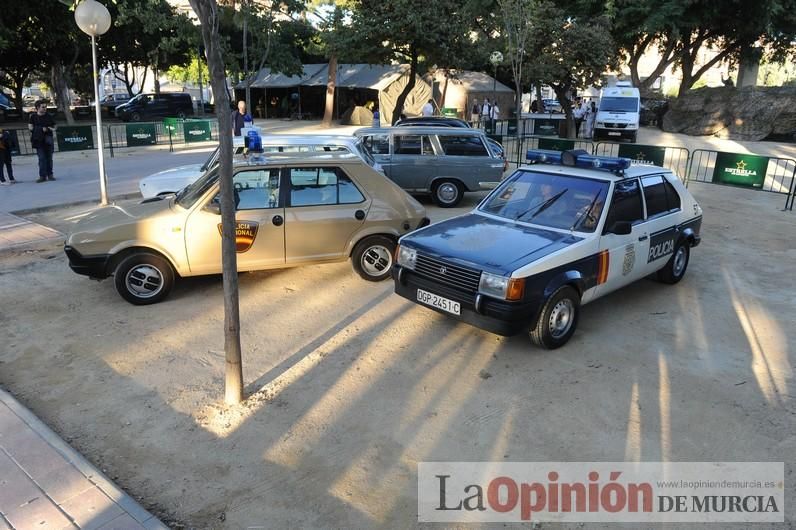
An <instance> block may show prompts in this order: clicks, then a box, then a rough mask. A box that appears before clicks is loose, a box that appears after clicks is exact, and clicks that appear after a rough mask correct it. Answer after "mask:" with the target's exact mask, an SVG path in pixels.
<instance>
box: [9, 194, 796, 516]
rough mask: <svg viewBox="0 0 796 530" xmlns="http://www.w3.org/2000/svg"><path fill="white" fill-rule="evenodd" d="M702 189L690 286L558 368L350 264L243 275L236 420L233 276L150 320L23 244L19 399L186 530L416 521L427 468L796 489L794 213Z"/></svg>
mask: <svg viewBox="0 0 796 530" xmlns="http://www.w3.org/2000/svg"><path fill="white" fill-rule="evenodd" d="M691 189H692V191H693V193H694V194H695V195H696V197H697V198H698V199H699V200H700V202H701V204H702V206H703V208H704V224H703V229H702V235H703V243H702V245H701V246H700V247H698V248H697V249H695V250H694V252H693V253H692V261H691V264H690V266H689V270H688V273H687V275H686V278H685V279H684V280H683V281H682V282H681V283H680V284H678V285H676V286H668V285H663V284H659V283H656V282H652V281H648V280H643V281H640V282H638V283H636V284H634V285H631V286H629V287H627V288H625V289H624V290H621V291H619V292H617V293H614V294H612V295H610V296H608V297H606V298H602V299H600V300H598V301H596V302H594V303H593V304H590V305H588V306H586V307H584V309H583V313H582V317H581V321H580V325H579V328H578V331H577V333H576V334H575V336H574V338H573V339H572V341H571V342H570V343H569V344H568V345H567V346H566V347H564V348H563V349H560V350H557V351H553V352H546V351H541V350H537V349H534V348H532V347H531V345H530V343H529V341H528V339H527V337H525V336H517V337H512V338H501V337H498V336H495V335H491V334H489V333H486V332H482V331H479V330H477V329H475V328H472V327H469V326H467V325H464V324H459V323H456V322H454V321H452V320H449V319H446V318H445V317H443V316H441V315H439V314H436V313H434V312H432V311H430V310H425V309H423V308H421V307H418V306H416V305H414V304H411V303H409V302H407V301H404V300H403V299H401V298H399V297H397V296H396V295H394V294H392V286H391V284H390V283H384V284H378V285H373V284H370V283H367V282H363V281H361V280H360V279H359V278H358V277H357V276H356V275H355V274H354V273H353V272H352V270H351V267H350V265H349V264H339V265H326V266H315V267H307V268H301V269H292V270H283V271H275V272H261V273H249V274H243V275H241V282H240V283H241V315H242V320H243V322H242V341H243V351H244V377H245V380H246V385H247V386H246V391H247V394H248V395H249V396H250V397H249V399H248V400H247V402H246V404H245V405H243V406H241V407H237V408H233V409H229V408H226V407H224V406H222V405H220V403H221V401H222V400H223V388H222V385H223V366H224V358H223V337H222V321H223V306H222V287H221V281H220V279H219V278H218V277H208V278H201V279H191V280H185V281H182V282H180V283H179V284H178V286H177V288H176V289H175V291H174V292H173V295H172V296H171V298H170V299H169V300H168V301H166V302H165V303H162V304H159V305H156V306H149V307H135V306H132V305H129V304H127V303H126V302H124V301H123V300H122V299H121V298H120V297H119V296H118V295H117V294H116V293H115V291H114V289H113V285H112V283H111V282H110V281H104V282H101V283H98V282H94V281H92V280H89V279H87V278H84V277H80V276H77V275H75V274H73V273H72V272H71V271H70V270H69V269H68V267H67V264H66V260H65V258H64V257H63V255H62V253H61V252H60V250H59V249H58V247H57V244H53V245H50V246H46V245H44V246H39V249H38V250H34V251H30V252H23V251H17V252H15V253H14V255H6V256H2V257H0V266H1V267H2V268H1V270H0V298H2V303H0V308H1V309H0V311H1V313H0V330H2V331H0V335H2V341H0V384H2V385H3V386H4V387H5V388H7V389H8V390H9V391H11V392H12V393H13V394H15V395H16V396H17V398H18V399H20V400H21V401H22V402H23V403H25V404H26V405H27V406H28V407H30V408H31V409H32V410H33V412H34V413H36V414H37V415H39V417H41V418H42V419H43V420H44V421H45V422H46V423H48V424H49V425H50V426H51V427H53V429H54V430H56V431H57V432H58V433H59V434H61V435H62V436H63V437H65V438H66V439H67V441H69V442H70V443H71V444H72V445H73V446H74V447H75V448H76V449H78V450H79V451H81V452H82V453H83V454H84V455H85V456H86V457H87V458H88V459H89V460H91V461H92V462H93V463H95V464H97V465H98V466H99V467H100V468H102V469H103V470H105V471H106V472H107V474H108V475H109V476H111V477H112V478H114V479H115V480H116V481H117V482H118V484H119V485H120V486H122V487H123V488H124V489H126V490H127V491H128V492H129V493H131V494H132V495H133V496H134V497H136V498H137V499H140V500H141V502H142V504H143V505H145V506H146V507H147V508H149V509H151V510H152V511H153V512H154V513H156V514H157V515H159V516H160V517H161V518H162V519H163V520H164V521H166V522H167V523H168V524H171V525H173V526H175V527H181V526H185V527H195V528H230V529H231V528H246V527H248V526H259V527H266V528H288V527H358V528H362V527H374V526H376V527H392V528H403V527H411V526H415V525H416V524H417V481H416V470H417V463H418V462H420V461H435V460H443V461H444V460H454V461H492V460H507V461H623V460H645V461H658V460H667V461H714V460H717V461H784V462H785V463H786V472H785V474H786V483H787V484H789V485H791V486H792V484H793V470H794V455H796V405H795V404H794V398H796V391H794V388H793V386H794V384H795V382H794V373H793V365H794V361H795V360H796V327H795V326H794V325H793V324H794V311H796V266H794V263H796V243H794V226H795V224H796V212H782V211H781V209H782V207H783V205H784V202H785V199H784V196H781V195H772V194H767V193H762V192H752V191H744V190H739V189H733V188H728V187H720V186H714V185H710V184H696V183H695V184H692V185H691ZM475 200H476V198H475V197H471V198H470V199H469V203H470V204H471V205H472V204H473V203H474V202H475ZM430 210H431V213H432V217H434V218H440V217H442V216H443V215H448V214H449V213H448V212H441V211H439V210H436V209H433V208H430ZM74 213H75V212H74V211H60V212H54V213H48V214H39V215H38V216H36V219H35V220H37V221H39V222H43V223H45V224H48V225H50V226H53V227H55V228H58V229H62V230H63V229H65V227H67V226H68V224H69V221H64V219H65V218H66V217H71V216H72V215H74ZM794 501H796V496H795V495H794V490H793V488H792V487H790V488H788V489H786V501H785V503H786V506H787V510H788V512H787V519H788V520H789V521H790V523H788V524H792V521H793V520H794V516H793V511H792V510H793V508H792V507H793V506H794ZM543 526H544V527H547V525H543Z"/></svg>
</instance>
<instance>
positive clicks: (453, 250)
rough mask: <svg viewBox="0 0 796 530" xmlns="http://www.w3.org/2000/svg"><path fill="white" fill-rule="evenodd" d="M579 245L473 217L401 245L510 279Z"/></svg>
mask: <svg viewBox="0 0 796 530" xmlns="http://www.w3.org/2000/svg"><path fill="white" fill-rule="evenodd" d="M579 241H582V238H580V237H577V236H574V235H571V234H567V233H561V232H556V231H553V230H545V229H543V228H537V227H531V226H527V225H521V224H517V223H514V222H511V221H508V220H506V221H499V220H496V219H492V218H490V217H486V216H484V215H481V214H478V213H470V214H466V215H463V216H460V217H454V218H453V219H448V220H446V221H442V222H440V223H436V224H432V225H431V226H429V227H426V228H423V229H422V230H419V231H417V232H415V233H413V234H410V235H408V236H406V237H404V238H403V239H402V240H401V244H404V243H406V244H407V246H409V247H411V248H415V249H417V250H418V251H420V252H421V253H426V254H430V255H432V256H434V257H439V258H441V259H447V260H450V261H452V262H455V263H459V264H461V265H464V266H466V267H471V268H475V269H480V270H486V271H488V272H492V273H495V274H502V275H504V276H508V275H509V274H511V273H512V272H513V271H515V270H517V269H518V268H520V267H522V266H524V265H527V264H529V263H532V262H534V261H536V260H539V259H541V258H544V257H545V256H547V255H549V254H552V253H553V252H556V251H559V250H561V249H563V248H566V247H568V246H570V245H573V244H575V243H577V242H579Z"/></svg>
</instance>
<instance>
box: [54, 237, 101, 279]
mask: <svg viewBox="0 0 796 530" xmlns="http://www.w3.org/2000/svg"><path fill="white" fill-rule="evenodd" d="M64 253H66V257H67V258H69V268H70V269H72V270H73V271H75V272H76V273H77V274H82V275H83V276H88V277H90V278H97V279H103V278H107V277H108V276H109V275H108V261H109V260H110V258H111V257H110V255H109V254H101V255H98V256H84V255H82V254H81V253H80V252H78V251H77V250H75V249H74V248H72V247H70V246H69V245H65V246H64Z"/></svg>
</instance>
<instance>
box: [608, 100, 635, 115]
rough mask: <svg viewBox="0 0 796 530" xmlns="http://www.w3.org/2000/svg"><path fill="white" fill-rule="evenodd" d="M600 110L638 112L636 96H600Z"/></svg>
mask: <svg viewBox="0 0 796 530" xmlns="http://www.w3.org/2000/svg"><path fill="white" fill-rule="evenodd" d="M600 110H603V111H606V112H638V98H602V99H601V100H600Z"/></svg>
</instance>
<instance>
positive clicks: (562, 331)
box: [529, 285, 580, 350]
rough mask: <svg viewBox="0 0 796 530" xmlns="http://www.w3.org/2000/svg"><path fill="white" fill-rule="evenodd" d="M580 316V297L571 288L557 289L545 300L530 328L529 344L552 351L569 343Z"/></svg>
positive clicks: (566, 286)
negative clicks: (537, 317)
mask: <svg viewBox="0 0 796 530" xmlns="http://www.w3.org/2000/svg"><path fill="white" fill-rule="evenodd" d="M579 316H580V295H579V294H578V291H576V290H575V289H574V288H573V287H571V286H569V285H564V286H562V287H559V288H558V290H557V291H556V292H554V293H553V295H552V296H551V297H550V298H548V299H547V302H545V304H544V307H542V311H541V312H540V313H539V319H538V320H537V321H536V323H535V324H534V325H533V326H532V327H531V330H530V333H529V335H530V337H531V342H533V343H534V344H535V345H537V346H539V347H540V348H545V349H547V350H554V349H556V348H560V347H561V346H563V345H564V344H566V343H567V341H569V339H570V338H571V337H572V335H573V334H574V333H575V328H576V327H577V326H578V318H579Z"/></svg>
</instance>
